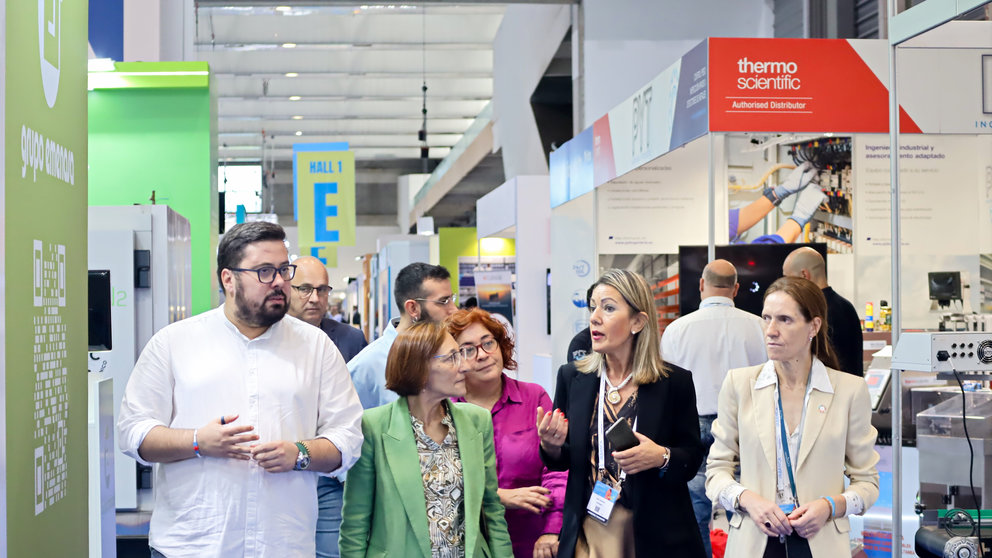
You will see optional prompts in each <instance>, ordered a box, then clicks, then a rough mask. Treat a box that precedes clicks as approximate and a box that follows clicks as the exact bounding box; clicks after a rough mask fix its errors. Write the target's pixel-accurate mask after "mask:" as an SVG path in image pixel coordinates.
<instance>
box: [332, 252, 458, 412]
mask: <svg viewBox="0 0 992 558" xmlns="http://www.w3.org/2000/svg"><path fill="white" fill-rule="evenodd" d="M393 296H394V298H395V299H396V306H397V308H399V310H400V317H399V318H394V319H393V320H392V321H390V322H389V325H387V326H386V330H385V331H383V332H382V336H380V337H379V338H378V339H376V340H375V341H373V342H371V343H369V346H368V347H365V348H364V349H362V351H361V352H360V353H358V354H357V355H355V357H354V358H353V359H351V360H350V361H348V371H349V372H350V373H351V379H352V381H353V382H354V383H355V389H356V390H357V391H358V397H359V399H361V401H362V407H363V408H365V409H372V408H374V407H378V406H380V405H385V404H386V403H389V402H391V401H395V400H396V394H395V393H393V392H391V391H388V390H386V375H385V373H386V357H387V355H389V348H390V347H391V346H392V345H393V341H395V340H396V335H397V334H398V333H400V332H402V331H403V330H405V329H407V328H408V327H410V326H411V325H413V324H414V323H416V322H420V321H429V322H442V321H444V319H445V318H447V317H448V316H450V315H451V314H453V313H454V312H455V310H457V308H455V299H454V294H453V293H452V291H451V274H450V273H448V270H447V269H445V268H443V267H441V266H439V265H431V264H426V263H421V262H415V263H412V264H410V265H408V266H406V267H404V268H403V269H401V270H400V272H399V273H398V274H397V275H396V286H395V287H394V288H393Z"/></svg>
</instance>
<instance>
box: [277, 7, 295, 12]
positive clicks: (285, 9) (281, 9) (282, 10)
mask: <svg viewBox="0 0 992 558" xmlns="http://www.w3.org/2000/svg"><path fill="white" fill-rule="evenodd" d="M292 9H293V8H291V7H289V6H276V11H277V12H288V11H290V10H292Z"/></svg>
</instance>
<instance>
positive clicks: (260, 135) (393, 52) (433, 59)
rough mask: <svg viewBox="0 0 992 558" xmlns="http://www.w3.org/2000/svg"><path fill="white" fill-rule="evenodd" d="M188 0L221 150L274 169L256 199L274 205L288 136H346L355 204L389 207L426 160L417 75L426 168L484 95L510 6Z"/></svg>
mask: <svg viewBox="0 0 992 558" xmlns="http://www.w3.org/2000/svg"><path fill="white" fill-rule="evenodd" d="M542 3H566V2H554V1H552V2H547V1H545V2H542ZM313 4H316V5H313ZM196 6H197V9H196V39H195V44H196V47H195V48H196V53H197V57H198V59H200V60H204V61H206V62H208V63H209V64H210V68H211V71H212V75H213V79H214V90H215V92H216V95H217V114H218V130H217V132H218V136H217V145H218V159H219V161H220V162H221V163H224V162H228V163H230V164H236V163H238V162H257V161H264V162H265V163H266V166H267V168H273V169H275V171H276V176H275V178H274V180H270V185H272V186H273V191H272V192H271V193H270V203H269V206H270V207H265V208H263V211H274V212H276V213H280V214H285V213H287V209H288V212H289V213H292V209H291V206H289V207H288V208H287V207H286V204H287V203H291V200H292V192H291V185H292V163H291V161H292V146H293V144H294V143H300V142H348V144H349V146H350V148H351V150H352V151H354V153H355V159H356V167H357V182H358V184H357V186H358V188H357V196H358V198H357V200H356V204H357V209H358V213H359V215H376V214H381V215H389V214H393V215H395V212H396V199H395V198H396V194H395V191H396V178H397V177H398V176H400V175H404V174H412V173H420V172H423V169H424V161H423V159H422V158H421V153H422V152H421V148H422V147H423V146H424V145H425V142H423V141H421V139H420V137H418V132H419V131H420V130H421V129H422V128H423V126H424V118H423V117H424V115H423V112H422V110H423V108H424V103H425V99H424V96H423V90H422V87H423V86H424V85H425V84H426V87H427V95H426V111H427V113H426V115H427V122H426V131H427V134H426V147H428V149H429V152H428V153H429V160H428V164H427V168H428V172H430V171H431V170H433V169H434V167H435V166H436V165H437V164H438V162H439V161H440V160H442V159H443V158H444V157H445V156H446V155H447V154H448V152H449V151H450V150H451V148H452V146H454V145H455V143H456V142H457V141H458V140H459V139H460V138H461V137H462V134H463V133H464V132H465V131H466V129H468V127H469V125H470V124H471V123H472V122H473V121H474V119H475V118H476V116H477V115H478V114H479V113H480V112H481V111H482V110H483V108H485V107H486V105H487V104H488V103H489V102H490V99H491V98H492V90H493V76H492V70H493V39H494V38H495V36H496V31H497V29H498V28H499V25H500V23H501V21H502V19H503V14H504V12H505V10H506V7H505V5H504V4H503V3H499V4H497V3H492V2H480V1H478V0H476V1H468V2H460V3H458V4H455V3H451V2H433V3H427V4H409V5H407V4H381V5H378V4H377V5H372V4H366V5H348V4H344V3H341V2H327V1H323V2H319V1H311V2H309V3H302V2H293V1H286V0H283V1H281V2H238V1H227V2H224V1H219V0H218V1H213V0H199V1H198V2H197V4H196ZM270 165H271V166H270ZM490 166H495V167H501V165H490ZM501 176H502V168H499V178H501ZM476 178H481V179H482V180H486V178H487V177H486V176H481V177H476ZM498 185H499V182H497V183H495V184H492V185H490V188H492V187H495V186H498Z"/></svg>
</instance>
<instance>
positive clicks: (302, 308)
mask: <svg viewBox="0 0 992 558" xmlns="http://www.w3.org/2000/svg"><path fill="white" fill-rule="evenodd" d="M293 263H294V264H296V275H295V276H293V292H292V293H291V296H290V297H289V315H290V316H293V317H294V318H299V319H301V320H303V321H304V322H307V323H308V324H310V325H312V326H317V327H319V328H320V329H322V330H324V333H326V334H327V336H328V337H330V338H331V341H334V344H335V345H337V348H338V350H339V351H341V356H343V357H344V360H345V362H348V361H349V360H351V357H353V356H355V355H357V354H358V353H359V352H360V351H361V350H362V349H364V348H365V346H366V345H368V342H367V341H366V340H365V336H364V335H363V334H362V332H361V331H359V330H357V329H355V328H353V327H351V326H349V325H347V324H342V323H341V322H339V321H337V320H332V319H330V318H328V317H327V315H326V314H327V306H328V296H329V295H330V294H331V286H330V284H329V279H328V277H327V268H326V267H324V264H323V263H322V262H321V261H320V260H318V259H317V258H314V257H313V256H303V257H302V258H296V259H295V260H293Z"/></svg>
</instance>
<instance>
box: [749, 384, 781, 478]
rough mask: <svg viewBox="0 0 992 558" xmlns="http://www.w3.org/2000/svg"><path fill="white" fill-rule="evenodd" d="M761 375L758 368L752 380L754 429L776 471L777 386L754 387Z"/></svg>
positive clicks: (771, 466)
mask: <svg viewBox="0 0 992 558" xmlns="http://www.w3.org/2000/svg"><path fill="white" fill-rule="evenodd" d="M760 373H761V368H758V370H757V372H756V374H755V377H754V378H751V402H752V404H753V405H754V410H753V411H754V412H753V413H752V414H753V415H754V427H755V428H756V429H757V430H756V432H757V433H758V439H759V440H761V449H762V450H764V452H765V459H767V460H768V466H769V467H770V468H771V470H772V471H774V470H775V463H776V461H775V454H776V448H775V429H776V428H777V427H778V425H776V424H775V386H774V384H773V385H767V386H764V387H761V388H757V389H756V388H755V387H754V385H755V382H756V381H757V376H758V374H760Z"/></svg>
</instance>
